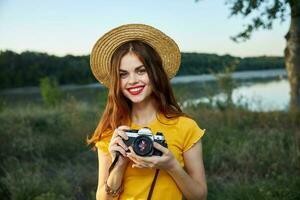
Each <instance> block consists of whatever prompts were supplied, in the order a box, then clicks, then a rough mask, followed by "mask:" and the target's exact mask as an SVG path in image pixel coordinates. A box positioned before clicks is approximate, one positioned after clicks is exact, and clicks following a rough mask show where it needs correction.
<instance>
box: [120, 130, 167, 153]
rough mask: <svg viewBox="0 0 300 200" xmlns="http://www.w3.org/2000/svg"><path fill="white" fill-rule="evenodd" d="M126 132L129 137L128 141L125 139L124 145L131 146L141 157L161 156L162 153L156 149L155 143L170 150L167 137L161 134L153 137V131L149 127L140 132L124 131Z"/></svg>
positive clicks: (158, 133)
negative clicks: (166, 140)
mask: <svg viewBox="0 0 300 200" xmlns="http://www.w3.org/2000/svg"><path fill="white" fill-rule="evenodd" d="M124 132H125V133H126V135H127V136H128V140H124V139H123V141H124V143H125V144H126V145H127V146H131V147H132V149H133V151H134V152H135V153H136V154H137V155H139V156H153V155H156V156H161V155H162V152H161V151H159V150H157V149H155V148H154V146H153V142H157V143H159V144H160V145H162V146H164V147H166V148H168V145H167V143H166V142H165V137H164V136H163V134H162V133H161V132H157V133H156V135H153V134H152V132H151V130H150V129H149V128H147V127H145V128H141V129H139V130H136V129H131V130H124Z"/></svg>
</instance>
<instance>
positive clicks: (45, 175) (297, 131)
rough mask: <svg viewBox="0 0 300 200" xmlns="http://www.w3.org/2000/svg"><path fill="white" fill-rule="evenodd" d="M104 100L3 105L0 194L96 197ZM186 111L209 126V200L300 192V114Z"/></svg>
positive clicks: (43, 199) (41, 199) (22, 199)
mask: <svg viewBox="0 0 300 200" xmlns="http://www.w3.org/2000/svg"><path fill="white" fill-rule="evenodd" d="M98 100H99V101H98V102H97V103H96V102H92V103H91V102H88V101H79V100H77V99H75V98H72V97H68V98H67V99H66V100H65V101H63V102H62V103H60V104H59V105H57V106H55V107H45V106H43V105H42V104H39V103H32V104H24V105H22V104H20V105H19V106H17V107H13V106H8V107H5V106H2V107H1V109H0V141H1V145H0V199H1V200H10V199H12V200H29V199H30V200H31V199H33V200H52V199H53V200H54V199H55V200H65V199H86V200H90V199H95V190H96V185H97V170H98V168H97V167H98V164H97V155H96V152H94V151H92V150H91V148H90V147H88V146H87V145H86V144H85V139H86V136H87V135H90V134H91V133H92V132H93V130H94V128H95V126H96V124H97V122H98V120H99V118H100V114H101V111H102V109H103V106H104V103H103V102H104V100H105V95H104V93H101V94H99V99H98ZM3 105H4V104H3ZM185 112H186V113H188V114H190V115H191V116H192V117H193V118H194V119H195V120H196V121H197V122H198V124H199V126H200V127H201V128H205V129H207V132H206V135H205V136H204V137H203V148H204V150H203V151H204V163H205V168H206V176H207V182H208V188H209V193H208V199H236V200H239V199H241V200H242V199H243V200H244V199H300V192H299V188H300V113H297V112H292V113H287V112H264V113H260V112H249V111H247V110H244V109H242V108H234V107H232V108H229V109H225V110H220V109H216V108H211V107H209V106H207V105H197V106H195V107H189V108H186V109H185Z"/></svg>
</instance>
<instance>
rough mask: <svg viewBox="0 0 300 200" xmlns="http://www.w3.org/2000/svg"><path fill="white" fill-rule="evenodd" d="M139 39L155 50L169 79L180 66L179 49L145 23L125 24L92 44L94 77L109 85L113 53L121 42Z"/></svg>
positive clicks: (167, 37)
mask: <svg viewBox="0 0 300 200" xmlns="http://www.w3.org/2000/svg"><path fill="white" fill-rule="evenodd" d="M132 40H139V41H142V42H145V43H147V44H148V45H150V46H151V47H152V48H153V49H155V50H156V51H157V53H158V54H159V55H160V57H161V59H162V64H163V68H164V70H165V72H166V74H167V76H168V78H169V79H171V78H173V77H174V76H175V75H176V73H177V71H178V69H179V66H180V59H181V56H180V50H179V48H178V46H177V44H176V43H175V42H174V40H173V39H172V38H170V37H169V36H167V35H166V34H164V33H163V32H161V31H160V30H158V29H156V28H153V27H151V26H148V25H145V24H126V25H123V26H119V27H117V28H114V29H112V30H111V31H109V32H107V33H106V34H104V35H103V36H102V37H101V38H100V39H98V41H97V42H96V44H95V45H94V47H93V49H92V52H91V55H90V64H91V69H92V72H93V74H94V76H95V77H96V79H97V80H98V81H99V82H100V83H101V84H103V85H105V86H106V87H109V81H110V65H111V59H112V55H113V53H114V52H115V51H116V49H117V48H118V47H119V46H121V45H122V44H124V43H126V42H129V41H132Z"/></svg>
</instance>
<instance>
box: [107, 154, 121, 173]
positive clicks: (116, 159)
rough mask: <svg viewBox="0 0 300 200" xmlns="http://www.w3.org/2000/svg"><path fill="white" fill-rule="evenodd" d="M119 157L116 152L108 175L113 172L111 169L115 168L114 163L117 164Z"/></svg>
mask: <svg viewBox="0 0 300 200" xmlns="http://www.w3.org/2000/svg"><path fill="white" fill-rule="evenodd" d="M119 156H120V153H119V152H118V151H117V152H116V157H115V159H114V161H113V162H112V163H111V165H110V167H109V169H108V174H110V172H111V171H112V170H113V168H114V167H115V165H116V163H117V162H118V160H119Z"/></svg>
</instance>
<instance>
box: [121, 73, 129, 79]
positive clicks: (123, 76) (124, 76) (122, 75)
mask: <svg viewBox="0 0 300 200" xmlns="http://www.w3.org/2000/svg"><path fill="white" fill-rule="evenodd" d="M127 75H128V73H127V72H120V78H126V77H127Z"/></svg>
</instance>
